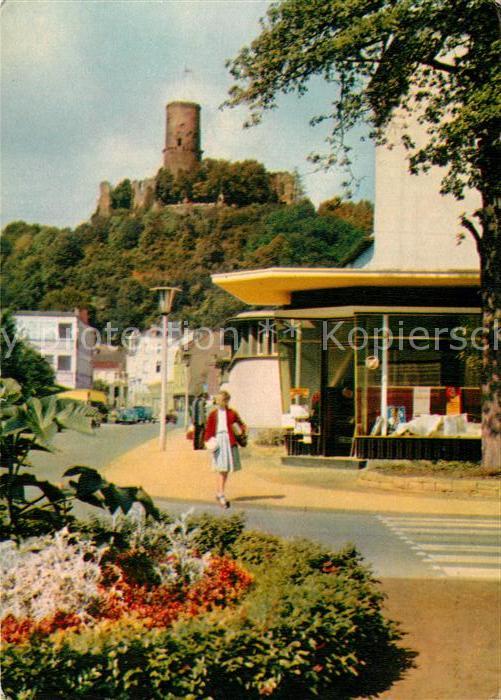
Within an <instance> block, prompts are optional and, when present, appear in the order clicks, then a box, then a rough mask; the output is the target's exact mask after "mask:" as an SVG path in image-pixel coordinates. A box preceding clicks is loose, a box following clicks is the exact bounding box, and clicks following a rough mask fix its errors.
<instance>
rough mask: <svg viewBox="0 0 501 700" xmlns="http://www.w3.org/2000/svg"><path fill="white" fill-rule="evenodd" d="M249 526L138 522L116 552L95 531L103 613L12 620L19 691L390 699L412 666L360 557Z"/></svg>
mask: <svg viewBox="0 0 501 700" xmlns="http://www.w3.org/2000/svg"><path fill="white" fill-rule="evenodd" d="M242 528H243V524H242V522H241V520H239V518H238V517H235V516H233V517H230V518H217V519H216V518H211V517H209V516H200V517H198V518H191V519H186V518H185V519H184V520H183V521H182V522H181V523H175V524H172V525H166V523H165V522H164V523H162V524H161V525H153V526H148V527H131V526H130V524H128V525H126V527H124V528H122V529H121V530H120V531H119V532H117V531H115V532H114V533H113V536H112V538H111V539H110V538H109V537H108V543H107V544H106V546H105V547H101V546H98V544H97V541H98V540H99V537H100V535H102V534H103V532H104V530H103V531H102V532H98V530H97V529H96V528H94V530H93V538H94V542H92V543H88V544H86V545H85V547H86V550H85V554H83V557H84V559H85V558H87V561H88V562H89V565H91V566H94V565H95V564H96V562H97V561H98V565H99V568H100V572H101V574H100V579H99V580H98V581H97V584H96V586H95V590H94V589H93V593H92V595H91V597H90V602H89V605H87V606H86V605H83V606H81V607H80V609H79V610H78V611H75V610H71V609H70V608H71V606H70V604H69V603H68V602H67V605H66V608H64V609H58V610H54V609H51V615H52V618H51V617H50V616H49V615H46V616H45V618H44V617H38V618H36V620H35V618H33V619H34V620H35V623H36V624H35V625H34V626H32V627H31V628H29V629H26V620H27V619H28V620H29V619H30V618H29V617H27V616H26V614H25V613H26V610H25V613H24V615H25V616H24V618H23V617H22V616H18V617H17V618H16V621H17V623H18V627H17V628H16V629H14V628H13V625H12V623H11V622H9V623H8V625H7V626H6V630H7V635H6V638H7V642H8V643H7V644H5V648H4V660H3V684H4V690H5V692H6V693H7V694H8V695H9V694H10V695H12V696H13V697H22V698H23V700H27V699H28V698H33V699H35V698H42V697H50V698H54V699H55V698H67V697H72V698H89V697H109V698H114V700H115V699H122V698H123V699H124V700H125V699H126V698H131V699H132V698H133V699H134V700H135V699H136V698H148V700H151V699H155V698H158V699H159V700H160V698H162V699H164V698H215V699H218V698H220V699H221V700H223V699H225V698H233V697H246V698H259V697H262V696H266V695H270V696H273V697H278V698H290V697H301V698H308V697H314V696H321V697H324V698H336V699H337V700H342V699H344V698H352V697H369V696H370V695H375V694H377V693H380V692H382V691H383V690H385V689H386V688H388V687H389V686H390V685H391V684H392V683H393V682H394V681H395V680H396V679H397V678H398V677H399V676H400V674H401V673H402V672H403V671H404V670H405V669H406V668H408V667H409V666H410V665H411V654H410V653H409V652H408V651H407V650H405V649H402V648H401V647H400V646H399V645H398V641H399V639H400V634H399V632H398V630H397V628H396V626H395V625H394V623H392V622H390V621H387V620H385V619H384V617H383V615H382V613H381V602H382V595H381V593H380V592H379V591H378V589H377V587H376V585H375V581H374V579H373V578H372V576H371V574H370V572H369V571H368V570H367V569H366V568H365V567H364V566H363V565H362V562H361V560H360V557H359V555H358V554H357V553H356V552H355V550H353V549H352V548H348V549H346V550H343V551H342V552H337V553H336V552H330V551H328V550H326V549H325V548H323V547H320V546H318V545H316V544H314V543H312V542H309V541H302V540H299V541H293V542H288V541H285V540H282V539H280V538H276V537H272V536H270V535H264V534H262V533H257V532H250V531H245V530H244V531H242ZM90 530H91V531H92V528H90ZM88 535H89V532H87V533H86V536H88ZM60 537H66V538H67V545H68V547H76V548H77V550H76V554H78V556H81V555H82V552H81V551H78V545H76V544H73V543H72V541H71V537H72V535H71V534H70V533H66V534H64V535H60ZM103 539H106V537H104V538H103ZM92 548H94V549H92ZM46 549H47V546H46ZM74 554H75V552H74ZM45 557H47V552H45ZM31 566H32V569H33V562H31ZM79 566H80V564H79ZM56 568H57V567H56ZM77 568H78V567H77ZM60 574H61V570H60ZM61 575H62V574H61ZM63 578H64V576H63ZM92 581H93V584H94V583H95V581H94V578H93V579H92ZM67 599H68V596H66V598H65V600H67ZM11 608H12V610H13V609H14V608H13V605H11ZM42 609H45V610H46V611H47V610H48V608H47V605H45V608H43V606H42ZM19 610H20V611H22V610H24V608H19ZM10 614H11V615H12V612H11V613H10ZM58 614H63V615H71V614H76V615H77V616H78V620H75V619H71V618H70V619H67V620H64V619H62V618H60V617H57V615H58ZM23 625H24V627H23ZM9 635H10V636H9ZM16 635H17V636H16ZM41 668H43V669H44V671H43V673H40V672H39V671H40V669H41Z"/></svg>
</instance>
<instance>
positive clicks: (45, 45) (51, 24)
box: [2, 0, 79, 72]
mask: <svg viewBox="0 0 501 700" xmlns="http://www.w3.org/2000/svg"><path fill="white" fill-rule="evenodd" d="M77 7H78V3H58V2H44V1H43V0H42V1H40V0H36V1H35V2H31V1H30V0H24V2H15V1H13V0H10V1H8V2H7V3H6V4H5V6H4V8H3V10H2V64H3V70H6V71H7V72H9V71H12V72H13V71H16V72H18V71H19V70H21V71H24V70H26V71H29V70H31V69H32V68H36V69H37V70H41V69H47V68H53V67H54V66H56V65H60V64H61V61H63V62H64V63H66V62H67V61H72V62H73V61H74V60H77V59H78V54H79V51H78V47H77V43H76V41H75V37H76V36H78V34H76V33H75V32H74V31H72V24H73V25H75V24H77V23H78V22H77V17H76V16H75V10H76V9H77ZM72 15H73V17H72ZM72 20H73V21H72Z"/></svg>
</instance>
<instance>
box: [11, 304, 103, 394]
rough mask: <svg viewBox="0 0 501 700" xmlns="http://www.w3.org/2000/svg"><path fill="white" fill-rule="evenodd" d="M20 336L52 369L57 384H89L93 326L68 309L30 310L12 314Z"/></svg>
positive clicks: (87, 387) (90, 383)
mask: <svg viewBox="0 0 501 700" xmlns="http://www.w3.org/2000/svg"><path fill="white" fill-rule="evenodd" d="M14 318H15V320H16V328H17V331H18V333H20V334H21V337H22V338H23V339H25V340H26V341H27V342H28V343H29V344H30V345H32V346H33V347H34V348H35V349H36V350H37V351H38V352H39V353H40V354H41V355H42V356H43V357H44V358H45V359H46V360H47V361H48V362H49V364H51V365H52V367H53V368H54V371H55V374H56V382H57V384H61V385H62V386H65V387H68V388H70V389H89V388H91V387H92V350H93V346H94V339H95V334H94V329H93V328H92V327H91V326H88V325H87V324H86V323H83V321H81V319H80V318H79V317H78V316H77V314H74V313H71V312H63V311H61V312H57V311H54V312H49V311H39V312H37V311H31V312H24V313H23V312H19V313H17V314H15V315H14Z"/></svg>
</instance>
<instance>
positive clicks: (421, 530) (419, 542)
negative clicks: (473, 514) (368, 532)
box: [378, 516, 501, 581]
mask: <svg viewBox="0 0 501 700" xmlns="http://www.w3.org/2000/svg"><path fill="white" fill-rule="evenodd" d="M378 519H379V520H380V521H381V522H382V523H383V524H384V525H386V527H388V528H389V529H390V530H391V531H392V532H393V533H394V534H395V535H396V536H397V537H398V538H399V539H401V540H402V541H404V542H406V543H408V544H409V545H410V547H411V549H413V550H414V552H415V554H416V555H417V556H419V557H421V558H422V560H423V562H426V563H427V564H428V566H431V568H433V569H435V570H436V571H440V572H441V573H442V575H444V576H447V577H450V578H460V577H461V578H472V579H484V580H492V581H494V580H497V581H499V580H500V578H501V571H500V567H499V564H500V557H501V530H500V525H501V520H499V521H497V520H494V519H492V518H482V519H479V520H475V519H471V518H461V517H459V518H447V516H445V517H444V518H438V517H435V518H428V517H426V516H423V517H416V516H410V517H408V516H401V517H398V516H395V517H391V516H388V517H386V516H378ZM465 540H466V541H465Z"/></svg>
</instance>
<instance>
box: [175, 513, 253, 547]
mask: <svg viewBox="0 0 501 700" xmlns="http://www.w3.org/2000/svg"><path fill="white" fill-rule="evenodd" d="M244 526H245V516H244V515H243V514H241V513H234V514H233V515H230V516H227V517H223V518H221V517H216V516H214V515H210V514H209V513H200V515H192V516H190V517H188V527H189V529H191V530H193V529H196V530H197V532H196V533H195V536H194V538H193V539H194V544H195V545H196V547H197V548H198V549H199V551H200V552H201V553H205V552H212V553H214V554H220V555H222V554H224V553H226V552H228V551H230V550H231V546H232V545H233V543H234V542H235V541H236V540H237V539H238V537H239V536H240V535H241V533H242V532H243V529H244Z"/></svg>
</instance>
